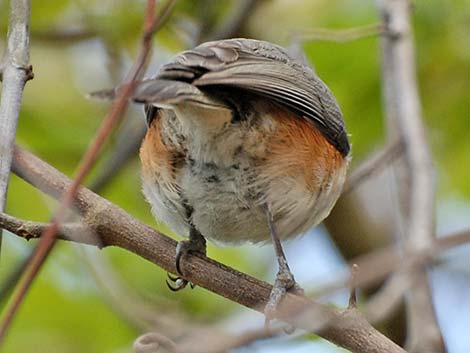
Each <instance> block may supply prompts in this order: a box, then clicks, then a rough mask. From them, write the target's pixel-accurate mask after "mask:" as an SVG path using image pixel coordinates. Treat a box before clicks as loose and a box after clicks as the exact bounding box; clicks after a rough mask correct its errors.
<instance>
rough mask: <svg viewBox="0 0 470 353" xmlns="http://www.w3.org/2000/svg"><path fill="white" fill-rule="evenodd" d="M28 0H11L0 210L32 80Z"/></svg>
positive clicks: (0, 125)
mask: <svg viewBox="0 0 470 353" xmlns="http://www.w3.org/2000/svg"><path fill="white" fill-rule="evenodd" d="M29 15H30V2H29V0H19V1H10V23H9V27H8V42H7V49H6V53H5V55H4V57H3V62H2V63H1V65H0V66H1V70H2V82H3V83H2V94H1V97H0V211H1V212H3V210H4V208H5V204H6V199H7V190H8V179H9V175H10V166H11V159H12V154H13V145H14V143H15V136H16V127H17V125H18V117H19V115H20V108H21V101H22V98H23V88H24V84H25V83H26V81H28V79H30V78H32V71H31V67H30V66H28V65H29Z"/></svg>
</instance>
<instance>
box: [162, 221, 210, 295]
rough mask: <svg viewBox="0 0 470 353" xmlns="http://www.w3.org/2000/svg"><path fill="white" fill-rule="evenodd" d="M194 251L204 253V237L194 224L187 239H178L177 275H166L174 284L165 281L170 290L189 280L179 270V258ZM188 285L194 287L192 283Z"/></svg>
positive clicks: (185, 283)
mask: <svg viewBox="0 0 470 353" xmlns="http://www.w3.org/2000/svg"><path fill="white" fill-rule="evenodd" d="M195 252H197V253H200V254H203V255H206V239H205V238H204V236H203V235H202V234H201V233H200V232H199V231H198V230H197V229H196V228H195V227H194V226H191V228H190V230H189V239H188V240H183V241H180V242H179V243H178V245H177V246H176V264H175V266H176V272H177V273H178V275H179V276H177V277H173V276H171V275H168V278H169V279H170V280H171V281H172V282H174V283H175V285H174V286H172V285H171V284H170V283H168V281H167V282H166V283H167V285H168V287H169V288H170V289H171V290H172V291H175V292H176V291H179V290H181V289H183V288H184V287H186V286H187V285H188V283H189V282H188V281H187V280H186V279H184V278H183V272H182V271H181V259H182V257H183V256H184V255H186V254H188V253H195ZM190 286H191V288H194V285H193V284H192V283H190Z"/></svg>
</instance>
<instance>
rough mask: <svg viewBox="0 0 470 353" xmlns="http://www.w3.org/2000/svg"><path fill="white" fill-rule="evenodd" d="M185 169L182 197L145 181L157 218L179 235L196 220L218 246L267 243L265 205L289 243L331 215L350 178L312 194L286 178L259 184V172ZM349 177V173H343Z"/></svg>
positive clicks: (183, 172) (239, 169)
mask: <svg viewBox="0 0 470 353" xmlns="http://www.w3.org/2000/svg"><path fill="white" fill-rule="evenodd" d="M196 169H199V170H197V171H196V172H195V171H194V167H190V166H189V165H188V166H185V167H184V168H182V170H181V174H180V182H179V185H180V187H181V189H180V190H179V193H178V194H175V193H174V192H171V191H170V192H169V191H168V190H167V189H166V187H165V186H164V185H162V184H159V183H158V182H157V183H145V182H144V192H145V194H146V196H147V199H148V200H149V202H150V203H151V204H152V205H153V212H154V214H155V217H156V218H157V219H159V220H161V221H162V222H164V223H165V224H167V225H168V226H169V227H170V228H171V229H173V230H174V231H175V232H176V233H178V234H180V235H183V236H188V234H189V228H190V223H189V222H188V218H187V211H186V209H187V207H188V206H189V209H190V210H191V216H190V220H191V223H192V224H193V225H194V227H195V228H196V229H198V230H199V231H200V232H201V234H203V235H204V236H205V237H206V238H208V239H210V240H212V241H213V242H215V243H228V244H238V243H243V242H252V243H258V242H265V241H269V240H270V233H269V228H268V223H267V217H266V214H265V211H264V210H265V208H264V204H265V203H266V202H268V203H269V204H270V207H271V209H272V213H273V218H274V222H275V226H276V230H277V232H278V235H279V237H280V238H281V239H287V238H290V237H293V236H296V235H299V234H302V233H303V232H305V231H307V230H308V229H309V228H311V227H313V226H315V225H316V224H318V223H319V222H321V221H322V220H323V219H324V218H325V217H326V216H327V215H328V213H329V212H330V210H331V208H332V206H333V205H334V202H335V201H336V199H337V197H338V195H339V191H340V189H341V188H340V186H341V185H342V182H343V180H342V179H343V178H344V175H338V176H337V177H335V178H333V179H332V180H331V182H329V183H326V184H325V187H324V188H323V189H322V190H319V191H318V192H317V193H312V192H310V191H309V190H308V189H306V188H305V186H304V185H303V184H302V182H299V181H298V180H296V178H291V177H286V178H280V179H277V180H272V181H271V182H270V183H268V184H264V185H257V184H256V183H255V182H254V180H256V178H257V177H258V176H257V169H256V167H253V168H252V169H251V170H249V171H248V170H246V169H245V170H243V169H241V168H221V169H219V168H217V167H216V166H214V165H212V166H211V167H207V166H201V167H200V168H196ZM340 174H343V173H340Z"/></svg>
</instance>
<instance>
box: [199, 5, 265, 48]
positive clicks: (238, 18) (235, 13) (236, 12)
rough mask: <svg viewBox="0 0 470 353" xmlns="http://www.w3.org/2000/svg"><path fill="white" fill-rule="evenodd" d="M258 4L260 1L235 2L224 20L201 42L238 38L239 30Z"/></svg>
mask: <svg viewBox="0 0 470 353" xmlns="http://www.w3.org/2000/svg"><path fill="white" fill-rule="evenodd" d="M260 3H261V0H238V1H236V2H235V3H234V7H233V9H232V11H231V12H230V13H229V15H228V16H227V18H226V20H225V21H223V22H222V23H221V24H220V26H218V27H216V28H214V30H213V31H212V32H211V33H209V34H208V35H207V36H205V37H204V38H202V41H206V40H218V39H225V38H231V37H233V36H237V35H238V36H239V33H240V30H241V29H242V28H243V26H244V25H245V23H246V22H247V21H248V19H249V18H250V17H251V16H250V15H251V13H253V11H255V8H256V6H257V5H259V4H260Z"/></svg>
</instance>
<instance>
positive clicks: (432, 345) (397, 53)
mask: <svg viewBox="0 0 470 353" xmlns="http://www.w3.org/2000/svg"><path fill="white" fill-rule="evenodd" d="M378 5H379V11H380V15H381V18H382V23H383V26H384V28H385V29H386V35H385V36H383V38H382V67H383V84H384V92H385V94H386V99H385V102H386V110H387V111H388V112H387V118H388V119H390V120H394V123H392V124H390V125H389V126H390V127H396V130H397V131H398V134H399V135H400V136H401V137H402V138H403V141H404V144H405V155H406V170H404V174H405V175H406V176H407V179H406V180H407V181H408V183H409V185H406V186H405V187H407V189H406V193H407V194H406V195H405V198H406V200H407V202H406V205H407V206H408V207H407V209H406V210H405V212H403V214H404V216H405V236H406V245H405V246H406V250H408V251H416V250H419V249H423V248H429V247H431V246H432V244H433V241H434V192H435V190H434V179H433V177H434V171H433V166H432V159H431V154H430V152H429V147H428V143H427V141H426V137H425V129H424V126H423V122H422V114H421V106H420V99H419V94H418V89H417V84H416V70H415V56H414V44H413V38H412V30H411V21H410V9H411V3H410V1H409V0H378ZM390 134H391V135H392V136H393V135H397V132H396V131H391V132H390ZM412 283H413V284H412V288H411V290H410V293H409V295H408V296H407V309H408V320H409V322H408V338H407V339H408V345H409V347H410V348H411V351H413V352H426V353H429V352H436V353H442V352H445V347H444V343H443V340H442V336H441V333H440V329H439V326H438V324H437V319H436V315H435V312H434V308H433V303H432V299H431V293H430V288H429V284H428V281H427V275H426V270H425V269H424V268H418V269H416V271H415V272H414V273H413V282H412Z"/></svg>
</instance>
